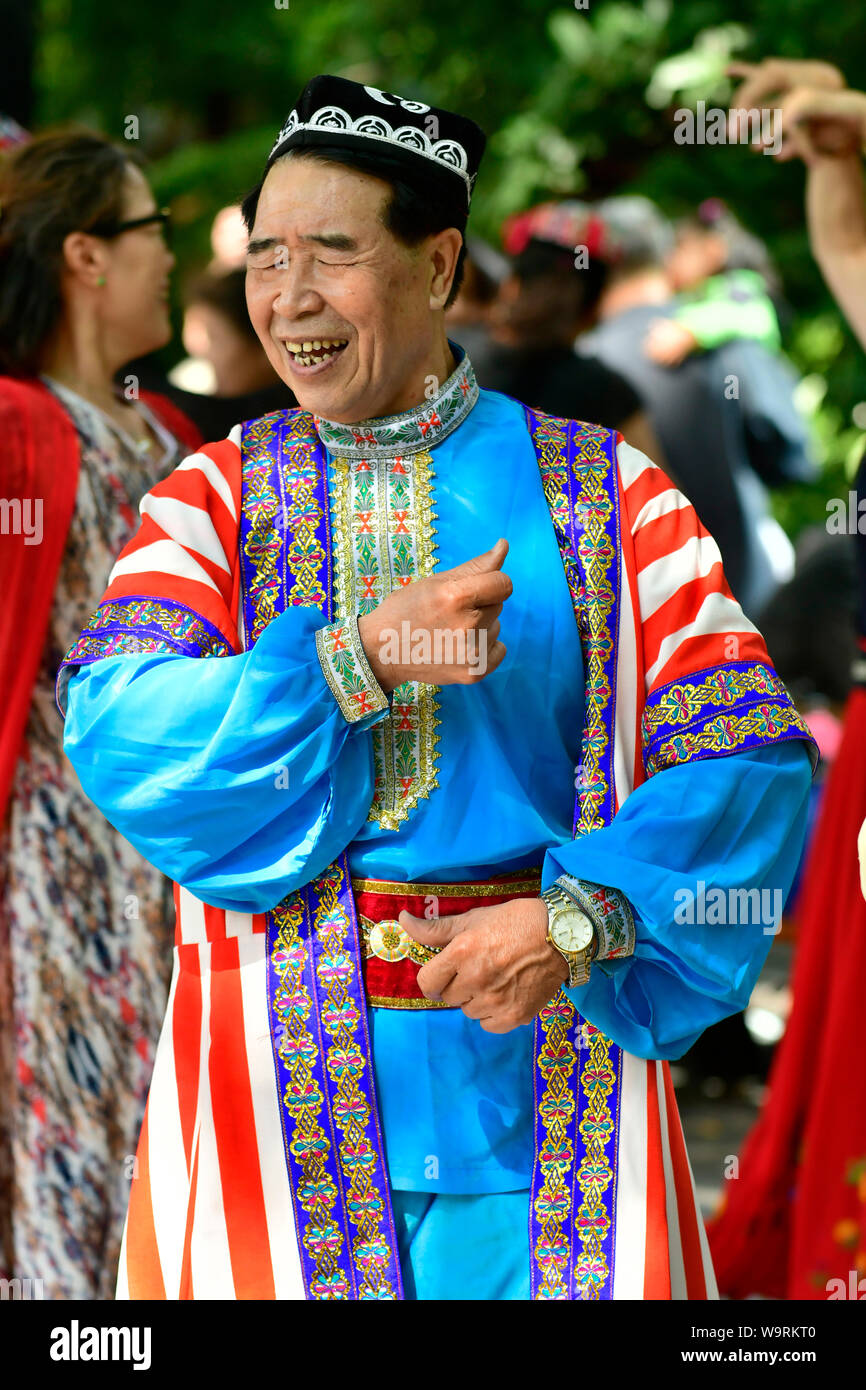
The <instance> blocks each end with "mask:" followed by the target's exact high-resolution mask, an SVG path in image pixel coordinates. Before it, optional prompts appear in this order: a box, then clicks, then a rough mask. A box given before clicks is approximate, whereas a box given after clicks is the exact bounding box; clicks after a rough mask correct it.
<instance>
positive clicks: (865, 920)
mask: <svg viewBox="0 0 866 1390" xmlns="http://www.w3.org/2000/svg"><path fill="white" fill-rule="evenodd" d="M864 819H866V690H862V689H857V690H855V691H854V692H853V694H852V695H851V697H850V699H849V701H848V705H847V708H846V712H845V721H844V729H843V733H842V742H841V745H840V748H839V753H838V756H837V758H836V760H835V762H834V765H833V768H832V770H831V772H830V774H829V777H828V781H827V786H826V788H825V791H824V803H823V807H822V810H821V814H820V818H819V822H818V825H817V828H816V831H815V838H814V842H813V845H812V850H811V853H810V856H809V860H808V864H807V867H806V875H805V878H804V883H803V894H802V901H801V908H800V914H799V941H798V947H797V955H796V959H795V963H794V974H793V980H792V985H793V996H794V1002H793V1008H792V1012H791V1017H790V1019H789V1020H788V1026H787V1028H786V1030H785V1034H784V1037H783V1038H782V1041H781V1043H780V1044H779V1047H778V1050H777V1053H776V1056H775V1058H774V1062H773V1067H772V1070H771V1073H770V1079H769V1090H768V1093H767V1097H766V1099H765V1102H764V1106H763V1109H762V1111H761V1114H760V1116H759V1118H758V1120H757V1123H756V1124H755V1127H754V1129H753V1130H752V1132H751V1134H750V1135H749V1137H748V1139H747V1141H746V1145H745V1148H744V1149H743V1150H742V1153H741V1155H740V1160H739V1175H738V1177H736V1178H731V1179H728V1180H727V1181H726V1184H725V1203H724V1206H723V1209H722V1210H721V1212H720V1214H719V1215H717V1216H716V1218H715V1219H714V1220H713V1221H712V1222H711V1223H710V1225H709V1227H708V1235H709V1240H710V1248H711V1250H712V1255H713V1263H714V1265H715V1269H716V1277H717V1279H718V1283H719V1290H720V1292H721V1293H722V1294H726V1295H728V1296H729V1297H730V1298H745V1297H747V1296H748V1295H750V1294H763V1295H765V1296H767V1297H770V1298H785V1299H794V1298H804V1299H825V1300H826V1299H827V1298H828V1297H829V1293H830V1292H831V1291H828V1288H827V1284H828V1281H829V1280H831V1279H841V1280H843V1281H844V1283H845V1286H846V1287H850V1286H851V1281H850V1278H849V1276H850V1273H851V1271H852V1270H854V1271H857V1277H858V1278H863V1277H866V1028H864V1013H866V902H864V899H863V895H862V893H861V889H860V872H859V865H858V860H857V836H858V833H859V831H860V827H861V825H862V823H863V821H864ZM864 1292H866V1286H864ZM846 1296H848V1295H846Z"/></svg>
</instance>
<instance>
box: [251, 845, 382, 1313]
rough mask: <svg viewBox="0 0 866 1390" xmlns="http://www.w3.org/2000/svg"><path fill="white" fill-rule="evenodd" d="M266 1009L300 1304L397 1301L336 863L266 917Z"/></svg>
mask: <svg viewBox="0 0 866 1390" xmlns="http://www.w3.org/2000/svg"><path fill="white" fill-rule="evenodd" d="M267 943H268V946H267V949H268V1010H269V1014H270V1023H271V1037H272V1042H273V1049H274V1064H275V1068H276V1077H277V1086H278V1090H279V1096H280V1116H281V1123H282V1127H283V1138H284V1146H285V1151H286V1161H287V1164H288V1169H289V1177H290V1180H291V1188H292V1200H293V1205H294V1213H295V1227H296V1232H297V1236H298V1250H299V1254H300V1257H301V1268H302V1272H303V1278H304V1287H305V1290H306V1294H307V1297H308V1298H309V1299H312V1300H315V1301H325V1302H332V1301H340V1302H343V1301H347V1300H362V1301H368V1300H371V1299H375V1300H386V1301H393V1300H395V1299H401V1298H402V1297H403V1290H402V1282H401V1274H400V1264H399V1257H398V1252H397V1238H396V1232H395V1230H394V1222H393V1217H392V1214H391V1199H390V1188H389V1184H388V1173H387V1169H386V1167H385V1156H384V1145H383V1143H382V1135H381V1131H380V1128H379V1119H378V1112H377V1106H376V1099H375V1090H374V1087H373V1077H372V1062H371V1053H370V1039H369V1035H368V1031H367V1010H366V1001H365V999H364V986H363V982H362V980H361V977H360V971H359V969H358V961H359V958H360V948H359V941H358V924H357V920H356V915H355V910H354V900H353V896H352V887H351V879H350V877H349V870H348V863H347V861H346V856H345V854H344V855H342V856H341V857H340V859H339V860H338V861H336V863H334V864H332V865H331V866H330V868H329V869H327V870H326V871H325V872H324V873H323V874H320V875H319V876H318V877H317V878H315V879H314V880H313V881H312V882H311V883H309V884H308V885H307V886H306V888H303V889H301V890H299V891H298V892H296V893H292V894H290V895H289V896H288V897H287V898H285V899H284V900H283V902H282V903H280V904H279V905H278V906H277V907H276V908H274V910H273V911H272V912H269V913H268V914H267Z"/></svg>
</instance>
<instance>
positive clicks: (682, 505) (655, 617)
mask: <svg viewBox="0 0 866 1390" xmlns="http://www.w3.org/2000/svg"><path fill="white" fill-rule="evenodd" d="M617 463H618V467H619V482H620V489H621V519H622V534H623V561H624V573H623V584H624V586H625V585H627V592H626V593H625V595H624V597H625V599H626V603H625V605H624V607H627V608H630V609H631V612H632V614H633V616H634V621H635V629H636V632H637V635H638V640H637V670H636V671H635V677H636V680H635V684H636V686H637V691H636V698H637V702H638V709H637V713H638V716H639V718H640V736H641V745H642V754H643V762H644V768H645V771H646V773H647V774H652V773H653V772H657V771H658V770H659V769H660V768H662V767H666V766H669V765H671V764H672V763H677V762H689V761H693V760H694V759H696V758H706V757H712V756H718V755H724V754H729V753H735V752H738V751H740V750H744V749H746V748H751V747H759V746H762V745H766V744H769V743H775V742H778V741H780V740H786V739H803V740H805V741H806V742H808V743H809V744H810V749H811V752H812V755H813V759H814V757H815V749H814V743H813V741H812V739H811V735H810V734H809V731H808V728H807V727H806V725H805V724H804V722H803V720H802V718H801V717H800V715H799V714H798V713H797V711H796V709H795V708H794V705H793V702H792V701H791V697H790V696H789V694H788V692H787V690H786V689H785V687H784V685H783V683H782V681H781V680H780V679H779V676H778V675H777V674H776V672H775V670H774V669H773V665H772V662H771V661H770V657H769V654H768V652H767V648H766V645H765V643H764V639H763V637H762V636H761V634H760V632H759V631H758V629H757V628H756V627H755V625H754V623H752V622H751V621H750V620H749V618H747V617H746V615H745V613H744V612H743V610H742V608H741V607H740V605H739V603H738V602H737V600H736V599H735V598H734V596H733V594H732V593H731V590H730V587H729V586H728V582H727V580H726V578H725V574H724V569H723V566H722V557H721V554H720V552H719V547H718V545H717V544H716V542H715V540H714V539H713V537H712V536H711V535H710V533H709V532H708V531H707V529H706V527H705V526H704V525H703V524H702V523H701V521H700V520H699V518H698V516H697V513H696V512H695V509H694V507H693V506H692V504H691V502H689V500H688V498H687V497H685V496H684V495H683V493H682V492H680V490H679V489H678V488H677V487H675V486H674V484H673V483H672V482H671V480H670V478H669V477H668V476H667V474H666V473H665V472H664V471H663V470H662V469H661V468H659V467H658V466H657V465H656V464H654V463H653V462H652V461H651V460H650V459H649V458H647V457H646V455H645V454H642V453H641V452H640V451H639V450H637V449H635V448H633V447H632V446H631V445H629V444H627V443H625V441H624V440H620V441H619V443H618V446H617ZM641 706H642V709H641Z"/></svg>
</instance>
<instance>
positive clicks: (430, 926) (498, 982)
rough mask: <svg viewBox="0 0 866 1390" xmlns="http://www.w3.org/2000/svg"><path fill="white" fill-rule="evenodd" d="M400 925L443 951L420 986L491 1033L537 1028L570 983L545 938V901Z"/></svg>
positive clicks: (514, 902)
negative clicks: (548, 1007)
mask: <svg viewBox="0 0 866 1390" xmlns="http://www.w3.org/2000/svg"><path fill="white" fill-rule="evenodd" d="M399 921H400V925H401V927H403V929H404V930H405V931H406V932H408V934H409V935H410V936H411V937H413V938H414V940H416V941H420V942H421V944H422V945H424V946H442V947H444V949H443V950H442V951H440V953H439V955H437V956H434V958H433V960H430V961H428V962H427V964H426V965H422V967H421V969H420V970H419V972H418V988H419V989H420V990H421V992H422V993H423V994H424V995H425V996H426V997H427V998H428V999H441V1000H442V1001H443V1002H444V1003H445V1004H450V1005H452V1006H453V1007H455V1008H461V1009H462V1010H463V1012H464V1013H465V1015H466V1017H467V1018H474V1019H477V1020H478V1022H479V1023H480V1024H481V1027H482V1028H483V1029H484V1031H485V1033H510V1032H511V1030H512V1028H519V1027H521V1025H523V1024H527V1023H531V1022H532V1020H533V1019H534V1018H535V1016H536V1014H537V1013H538V1012H539V1010H540V1009H542V1008H543V1007H544V1005H545V1004H546V1003H548V1001H549V1000H551V999H552V998H553V996H554V994H556V991H557V990H558V988H559V986H560V985H562V984H564V983H565V981H566V980H567V979H568V965H567V964H566V961H565V959H564V957H563V956H561V955H560V953H559V952H558V951H557V950H556V949H555V947H553V946H551V945H550V944H549V942H548V940H547V907H546V905H545V903H544V902H543V901H542V900H541V898H512V899H511V900H510V902H507V903H500V904H498V906H496V907H473V908H471V909H470V911H469V912H459V913H456V914H455V915H454V916H453V917H435V918H432V919H431V918H426V917H413V915H412V913H411V912H405V911H404V912H401V913H400V918H399Z"/></svg>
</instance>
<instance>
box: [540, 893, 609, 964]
mask: <svg viewBox="0 0 866 1390" xmlns="http://www.w3.org/2000/svg"><path fill="white" fill-rule="evenodd" d="M541 897H542V899H543V900H544V902H545V904H546V905H547V940H548V941H549V942H550V945H551V946H553V947H554V949H555V950H557V951H558V952H559V954H560V955H561V956H562V957H563V958H564V959H565V961H566V962H567V964H568V986H569V988H570V989H574V987H575V986H576V985H585V984H586V983H587V981H588V979H589V967H590V962H591V961H592V959H593V957H594V956H595V953H596V950H597V949H598V942H597V938H596V934H595V927H594V926H593V923H592V920H591V919H590V918H589V917H588V916H587V914H586V913H585V912H584V911H583V909H582V908H580V907H578V905H577V903H575V902H574V900H573V899H572V898H570V897H569V896H568V894H567V893H564V892H563V891H562V889H561V888H558V887H557V886H556V884H554V885H553V887H552V888H546V889H545V891H544V892H543V893H542V894H541Z"/></svg>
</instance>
